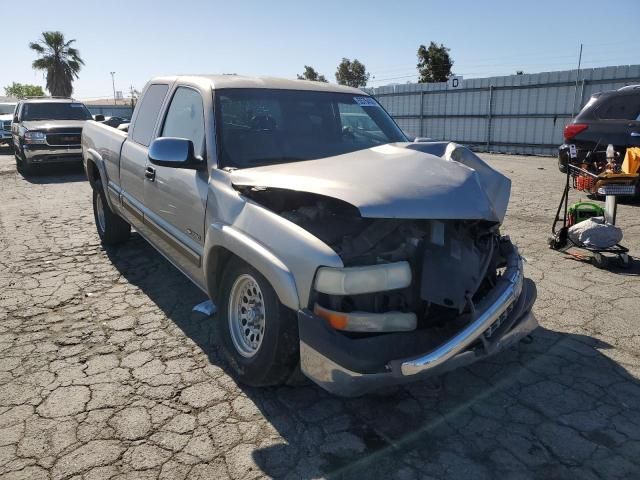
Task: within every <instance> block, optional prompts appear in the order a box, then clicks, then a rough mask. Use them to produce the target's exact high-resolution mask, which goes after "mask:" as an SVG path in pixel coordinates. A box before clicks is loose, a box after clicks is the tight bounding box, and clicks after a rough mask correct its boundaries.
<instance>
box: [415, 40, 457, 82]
mask: <svg viewBox="0 0 640 480" xmlns="http://www.w3.org/2000/svg"><path fill="white" fill-rule="evenodd" d="M417 67H418V74H419V78H418V83H433V82H446V81H447V80H448V79H449V77H450V76H451V75H453V73H452V72H451V68H452V67H453V60H452V59H451V56H450V55H449V49H448V48H447V47H445V46H444V45H443V44H440V46H438V45H437V44H436V43H435V42H431V43H430V44H429V47H428V48H427V47H425V46H424V45H420V47H419V48H418V65H417Z"/></svg>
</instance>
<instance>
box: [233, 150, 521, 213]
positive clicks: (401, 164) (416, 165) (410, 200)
mask: <svg viewBox="0 0 640 480" xmlns="http://www.w3.org/2000/svg"><path fill="white" fill-rule="evenodd" d="M419 150H423V151H419ZM425 151H432V152H435V153H436V154H437V155H440V156H436V155H434V154H432V153H425ZM231 181H232V183H233V184H234V185H235V186H237V187H243V186H245V187H266V188H280V189H287V190H297V191H304V192H309V193H315V194H319V195H325V196H328V197H333V198H337V199H339V200H342V201H345V202H348V203H350V204H352V205H354V206H355V207H357V208H358V209H359V210H360V214H361V215H362V216H363V217H369V218H405V219H439V220H488V221H492V222H499V223H502V221H503V219H504V215H505V213H506V210H507V204H508V202H509V195H510V191H511V181H510V180H509V179H508V178H507V177H505V176H504V175H502V174H501V173H499V172H497V171H495V170H493V169H492V168H491V167H489V166H488V165H487V164H486V163H485V162H484V161H482V160H481V159H480V158H479V157H478V156H476V155H475V154H474V153H473V152H471V151H470V150H468V149H467V148H465V147H462V146H460V145H457V144H454V143H443V142H437V143H433V144H428V143H425V144H411V143H396V144H389V145H382V146H379V147H373V148H369V149H366V150H359V151H357V152H352V153H347V154H344V155H338V156H335V157H329V158H322V159H318V160H308V161H301V162H293V163H286V164H279V165H268V166H264V167H256V168H247V169H242V170H236V171H234V172H233V173H232V174H231Z"/></svg>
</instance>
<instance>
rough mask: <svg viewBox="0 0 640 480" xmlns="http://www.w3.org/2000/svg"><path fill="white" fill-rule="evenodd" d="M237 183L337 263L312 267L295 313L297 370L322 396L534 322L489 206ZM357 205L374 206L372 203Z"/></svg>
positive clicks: (435, 360) (496, 343)
mask: <svg viewBox="0 0 640 480" xmlns="http://www.w3.org/2000/svg"><path fill="white" fill-rule="evenodd" d="M465 150H466V149H465ZM476 158H477V157H476ZM438 160H440V158H439V159H438ZM478 160H479V159H478ZM479 161H481V160H479ZM236 188H237V189H238V190H240V191H241V192H242V193H243V194H244V195H245V196H246V197H248V198H251V199H252V200H253V201H255V202H256V203H259V204H261V205H263V206H264V207H265V208H267V209H269V210H271V211H273V212H276V213H278V214H279V215H280V216H282V217H284V218H285V219H287V220H289V221H291V222H292V223H295V224H297V225H298V226H300V227H302V228H303V229H305V230H307V231H308V232H310V233H311V234H313V235H314V236H315V237H317V238H318V239H320V240H322V241H323V242H324V243H326V244H327V245H328V246H330V247H331V248H332V249H333V250H334V251H335V252H336V253H337V254H338V256H339V257H340V259H341V260H342V262H343V267H341V268H336V267H322V266H321V267H319V268H318V269H317V271H316V275H315V278H314V281H313V288H312V291H311V294H310V297H309V304H308V305H307V307H306V308H302V309H301V310H300V311H299V312H298V326H299V335H300V360H301V368H302V371H303V372H304V373H305V374H306V375H307V376H308V377H309V378H311V379H312V380H313V381H314V382H315V383H317V384H318V385H320V386H322V387H323V388H324V389H326V390H328V391H330V392H332V393H335V394H338V395H344V396H354V395H359V394H362V393H366V392H368V391H370V390H374V389H376V388H380V387H384V386H387V385H393V384H399V383H405V382H409V381H414V380H416V379H418V378H420V377H422V376H430V375H438V374H441V373H443V372H446V371H449V370H452V369H455V368H458V367H460V366H463V365H467V364H469V363H472V362H475V361H477V360H480V359H482V358H485V357H487V356H489V355H492V354H494V353H496V352H498V351H500V350H502V349H504V348H506V347H508V346H510V345H513V344H514V343H515V342H517V341H519V340H520V339H522V338H523V337H525V336H526V335H528V334H529V333H530V332H531V331H533V330H534V329H535V328H536V327H537V322H536V320H535V318H534V317H533V315H532V314H531V307H532V305H533V302H534V301H535V297H536V289H535V284H534V283H533V282H531V281H530V280H527V279H525V278H524V277H523V271H522V261H521V258H520V255H519V253H518V251H517V248H516V247H515V246H514V245H513V244H512V243H511V241H510V239H509V238H508V237H506V236H502V235H501V234H500V231H499V226H500V221H501V218H499V217H500V215H493V214H491V215H485V218H480V219H473V218H466V217H468V216H470V215H466V214H464V212H463V209H462V208H461V209H459V211H461V212H463V214H461V215H459V216H458V217H457V218H452V219H442V218H439V219H424V218H402V216H400V218H397V217H396V218H375V217H374V218H372V217H367V216H364V215H363V214H362V212H363V210H365V209H364V208H363V207H362V206H361V205H357V206H356V205H354V204H352V203H351V202H348V201H345V200H344V199H341V198H335V197H333V196H325V195H321V194H319V193H317V192H308V191H307V192H305V191H299V190H293V189H287V188H280V187H258V186H256V185H255V184H254V185H245V186H241V187H236ZM452 190H455V189H453V188H452ZM507 191H508V190H507ZM507 195H508V194H507ZM346 196H347V195H345V197H346ZM351 198H353V195H352V197H351ZM422 201H423V202H428V201H429V200H428V198H424V199H422ZM452 201H454V200H452ZM368 208H370V210H373V209H374V208H378V211H381V208H380V207H379V205H372V202H370V204H369V205H368ZM385 208H386V209H388V205H385ZM420 208H423V207H420ZM447 208H448V207H447ZM505 209H506V208H505ZM414 210H416V209H414ZM490 210H491V209H487V211H490ZM491 211H492V212H493V211H495V209H493V210H491Z"/></svg>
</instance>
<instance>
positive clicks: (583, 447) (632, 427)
mask: <svg viewBox="0 0 640 480" xmlns="http://www.w3.org/2000/svg"><path fill="white" fill-rule="evenodd" d="M107 254H108V256H109V257H110V259H111V261H112V262H113V264H114V265H115V267H116V268H117V269H118V270H119V271H120V273H121V274H122V275H123V276H124V277H125V278H126V279H127V280H128V281H129V282H131V283H132V284H135V285H136V286H138V287H139V288H140V289H141V290H142V291H143V292H144V293H145V294H146V295H148V296H149V298H150V299H151V300H152V301H153V302H155V303H156V305H157V306H158V307H159V308H161V309H162V310H163V312H164V313H165V314H166V315H167V317H168V318H169V319H171V320H172V321H173V322H175V324H176V325H177V326H178V327H180V328H181V329H182V330H183V331H184V333H185V334H186V335H188V336H189V337H190V338H191V339H193V340H194V341H195V342H196V343H197V344H198V345H199V346H200V347H201V348H202V350H203V351H205V352H207V354H208V356H209V358H210V360H211V362H212V363H214V364H217V365H220V366H223V368H224V363H223V362H222V361H221V356H220V355H219V354H218V352H217V350H216V348H215V345H213V344H212V342H211V340H210V338H209V334H210V330H211V329H210V322H209V323H207V322H203V321H202V320H198V319H197V318H196V317H195V316H194V315H192V314H191V308H192V307H193V306H194V305H195V304H197V303H199V302H200V301H202V300H204V299H205V296H204V294H203V293H202V292H200V291H199V290H198V289H197V288H196V287H195V286H193V285H192V284H190V282H189V281H188V280H187V279H186V278H185V277H184V276H183V275H182V274H181V273H179V272H178V271H177V270H175V269H174V268H173V267H172V266H171V265H170V264H169V263H168V262H167V261H166V260H165V259H164V258H162V257H161V256H160V255H159V254H158V253H156V252H155V250H153V248H152V247H151V246H149V245H148V244H147V243H146V242H145V241H144V240H143V239H141V238H140V237H139V236H138V235H134V236H133V238H132V239H131V241H130V242H129V243H127V244H126V245H124V246H122V247H120V248H119V249H117V250H111V249H110V250H108V251H107ZM610 349H611V347H610V345H608V344H606V343H604V342H601V341H598V340H596V339H594V338H591V337H588V336H584V335H576V334H566V333H560V332H554V331H550V330H546V329H544V328H540V329H538V330H537V331H536V333H535V334H534V341H533V343H531V344H529V345H524V344H521V345H519V346H518V347H517V348H515V349H512V350H510V351H507V352H503V353H501V354H500V355H498V356H496V357H494V358H493V359H490V360H487V361H484V362H482V363H479V364H476V365H473V366H471V367H469V368H465V369H462V370H459V371H456V372H452V373H450V374H447V375H446V376H445V377H443V378H441V379H439V381H433V382H419V383H416V384H412V385H408V386H406V387H402V388H398V389H397V390H395V391H394V392H391V393H388V394H387V395H370V396H368V397H363V398H355V399H341V398H336V397H332V396H331V395H329V394H327V393H326V392H324V391H323V390H321V389H320V388H318V387H316V386H314V385H307V386H303V387H295V388H294V387H281V388H268V389H254V388H247V387H244V386H242V385H239V388H241V389H242V390H243V392H244V393H245V394H246V395H247V396H248V397H249V398H250V399H251V400H252V401H253V402H254V403H255V405H256V406H257V407H258V408H259V409H260V411H261V413H262V414H263V416H264V417H265V418H266V419H267V421H268V422H270V423H271V425H273V427H274V428H275V429H276V430H277V431H278V433H279V435H280V436H281V437H282V438H283V443H281V444H278V445H271V446H268V447H264V448H256V449H255V450H254V451H253V453H252V456H253V460H254V462H255V463H256V464H257V465H258V466H259V468H260V469H261V470H262V472H263V473H264V474H266V475H268V476H272V477H276V478H282V477H287V476H288V477H290V478H316V477H318V476H326V477H330V478H354V479H356V478H385V479H386V478H418V477H420V478H422V477H424V476H429V478H431V477H434V478H443V477H447V478H471V477H473V478H496V477H506V476H513V478H515V477H517V478H597V477H605V478H616V477H627V476H631V477H632V476H634V472H635V473H637V472H638V471H640V464H639V463H638V462H639V460H638V459H640V422H639V420H638V418H640V386H639V385H638V380H637V379H635V378H634V377H633V376H632V375H631V374H629V373H628V372H627V371H626V369H625V368H624V367H623V366H622V365H621V364H620V363H617V362H616V361H614V360H612V359H611V358H609V356H608V351H609V350H610ZM633 459H635V460H633Z"/></svg>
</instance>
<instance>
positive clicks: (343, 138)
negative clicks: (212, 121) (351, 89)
mask: <svg viewBox="0 0 640 480" xmlns="http://www.w3.org/2000/svg"><path fill="white" fill-rule="evenodd" d="M216 113H217V122H218V125H219V128H218V137H219V138H218V141H219V145H220V147H219V148H220V158H221V163H222V166H224V167H233V168H251V167H258V166H261V165H269V164H274V163H287V162H295V161H301V160H312V159H316V158H324V157H331V156H334V155H341V154H344V153H349V152H355V151H356V150H363V149H366V148H371V147H375V146H377V145H383V144H386V143H392V142H406V141H407V138H406V137H405V136H404V134H403V133H402V131H401V130H400V129H399V128H398V126H397V125H396V124H395V123H394V121H393V120H392V119H391V117H389V115H388V114H387V113H386V112H385V111H384V110H383V109H382V108H381V107H380V105H379V104H378V102H376V101H375V100H374V99H373V98H371V97H368V96H364V95H352V94H348V93H334V92H316V91H304V90H275V89H274V90H271V89H244V88H243V89H223V90H218V91H217V92H216Z"/></svg>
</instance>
